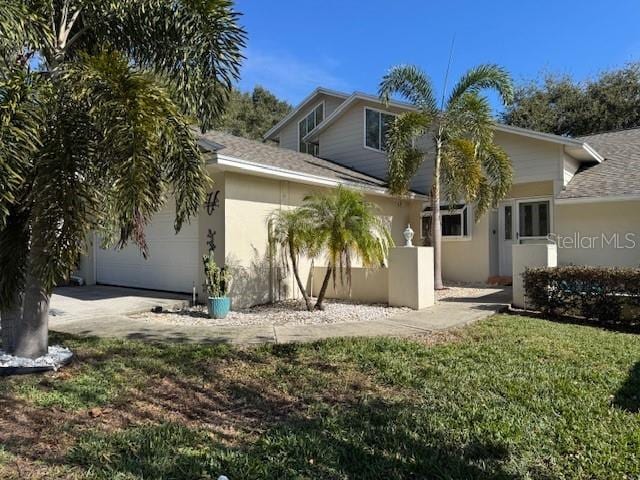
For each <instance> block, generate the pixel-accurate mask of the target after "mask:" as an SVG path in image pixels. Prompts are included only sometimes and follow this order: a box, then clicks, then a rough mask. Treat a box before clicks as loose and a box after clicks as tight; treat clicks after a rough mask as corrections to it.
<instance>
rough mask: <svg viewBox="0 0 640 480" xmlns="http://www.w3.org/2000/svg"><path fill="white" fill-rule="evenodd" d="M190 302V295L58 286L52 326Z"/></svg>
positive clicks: (52, 310)
mask: <svg viewBox="0 0 640 480" xmlns="http://www.w3.org/2000/svg"><path fill="white" fill-rule="evenodd" d="M183 304H187V305H188V304H189V297H188V296H187V295H180V294H174V293H166V292H154V291H151V290H137V289H134V288H121V287H107V286H102V285H96V286H85V287H62V288H56V289H55V290H54V292H53V296H52V297H51V307H50V310H49V323H50V326H51V328H53V329H55V327H56V326H59V325H63V324H65V323H68V322H77V321H83V320H96V319H99V318H109V317H122V316H125V317H126V316H127V315H133V314H136V313H141V312H148V311H150V310H151V309H152V308H153V307H155V306H162V307H163V308H169V307H174V306H178V305H183Z"/></svg>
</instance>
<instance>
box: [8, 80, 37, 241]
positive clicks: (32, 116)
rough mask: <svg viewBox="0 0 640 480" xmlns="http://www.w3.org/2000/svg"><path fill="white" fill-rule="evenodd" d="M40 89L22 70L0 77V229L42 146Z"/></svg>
mask: <svg viewBox="0 0 640 480" xmlns="http://www.w3.org/2000/svg"><path fill="white" fill-rule="evenodd" d="M39 88H40V86H39V85H38V82H37V81H36V79H35V78H34V77H33V76H32V75H30V74H29V73H27V72H26V71H25V70H23V69H12V70H11V71H8V72H6V75H5V78H4V79H3V80H0V229H1V228H2V227H3V226H4V224H5V219H6V217H7V215H8V213H9V208H10V206H11V205H12V204H13V203H14V202H15V199H16V195H17V194H18V192H19V191H20V190H21V188H22V186H23V183H24V182H25V180H26V177H27V171H28V169H29V168H30V166H31V165H32V159H33V156H34V155H35V154H36V152H37V151H38V149H39V148H40V146H41V141H40V135H41V130H42V128H41V124H42V114H41V113H42V110H41V100H40V95H39V93H40V92H39Z"/></svg>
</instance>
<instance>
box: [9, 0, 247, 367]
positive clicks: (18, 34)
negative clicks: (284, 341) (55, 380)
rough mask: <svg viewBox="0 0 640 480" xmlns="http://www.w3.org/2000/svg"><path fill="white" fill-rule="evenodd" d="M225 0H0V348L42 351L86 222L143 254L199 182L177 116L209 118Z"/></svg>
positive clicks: (190, 136)
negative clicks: (172, 207) (170, 209)
mask: <svg viewBox="0 0 640 480" xmlns="http://www.w3.org/2000/svg"><path fill="white" fill-rule="evenodd" d="M238 15H239V14H238V13H236V12H235V11H234V10H233V5H232V2H230V1H228V0H203V1H197V2H193V1H188V0H171V1H158V0H122V1H118V2H113V1H110V0H93V1H90V2H88V1H84V0H47V1H45V0H29V1H23V0H4V1H3V4H2V8H0V271H1V272H2V275H1V276H0V312H1V318H2V344H3V348H4V350H5V351H8V352H9V353H12V354H15V355H18V356H23V357H32V358H33V357H38V356H40V355H43V354H45V353H46V352H47V347H48V309H49V298H50V295H51V293H52V289H53V287H54V285H55V284H56V282H58V281H59V280H60V279H62V278H65V277H66V276H67V275H68V272H69V271H72V270H73V269H74V267H75V265H77V262H78V260H79V257H80V255H81V254H82V253H83V252H84V251H85V250H86V246H87V237H88V234H89V232H91V231H93V230H97V231H99V232H100V234H101V236H103V237H104V238H107V239H109V240H111V241H112V242H113V243H117V245H118V246H120V247H122V246H124V245H126V244H127V243H128V242H130V241H133V242H134V243H136V244H137V245H138V246H139V247H140V249H141V251H142V253H143V254H145V255H146V253H147V245H146V242H145V226H146V225H147V224H148V223H149V221H150V219H151V218H152V216H153V215H154V214H155V213H157V212H158V211H159V210H160V209H161V208H162V206H163V204H164V202H165V201H166V199H167V198H169V197H173V198H175V202H176V220H175V229H176V231H179V230H180V228H181V227H182V225H183V224H184V223H185V222H187V221H188V220H189V218H190V217H191V216H192V215H194V214H195V213H196V212H197V211H198V209H199V206H200V205H201V204H202V202H203V197H204V193H205V190H206V189H207V187H208V177H207V173H206V168H205V163H204V161H203V158H202V156H201V154H200V152H199V150H198V147H197V144H196V141H195V137H194V133H193V132H192V131H191V127H190V125H189V122H190V119H195V120H197V122H198V123H199V126H200V128H201V129H203V130H205V129H207V128H209V127H210V126H211V125H212V124H213V122H214V121H215V120H216V119H217V118H218V116H219V114H220V113H221V111H222V109H223V107H224V104H225V102H226V100H227V96H228V94H229V91H230V87H231V84H232V82H233V81H234V80H235V79H237V78H238V74H239V68H240V62H241V59H242V55H241V53H240V52H241V49H242V48H243V46H244V38H245V33H244V31H243V30H242V28H240V27H239V26H238V24H237V21H238Z"/></svg>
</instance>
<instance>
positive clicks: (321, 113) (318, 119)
mask: <svg viewBox="0 0 640 480" xmlns="http://www.w3.org/2000/svg"><path fill="white" fill-rule="evenodd" d="M322 120H324V104H322V103H321V104H320V105H318V106H317V108H316V125H318V124H319V123H320V122H322ZM314 128H315V126H314Z"/></svg>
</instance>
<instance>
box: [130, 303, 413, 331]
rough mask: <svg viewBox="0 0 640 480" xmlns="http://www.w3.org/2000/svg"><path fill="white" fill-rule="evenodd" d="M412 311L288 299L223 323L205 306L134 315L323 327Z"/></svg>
mask: <svg viewBox="0 0 640 480" xmlns="http://www.w3.org/2000/svg"><path fill="white" fill-rule="evenodd" d="M407 311H409V309H408V308H395V307H389V306H387V305H365V304H361V303H354V302H347V301H335V300H325V310H324V311H315V312H309V311H307V310H306V308H305V306H304V301H303V300H286V301H282V302H278V303H274V304H270V305H259V306H256V307H252V308H248V309H245V310H237V311H231V312H229V315H227V318H225V319H222V320H216V319H210V318H208V316H207V309H206V307H205V306H203V305H198V306H196V307H189V308H183V309H180V310H166V311H164V312H163V313H151V312H149V313H143V314H138V315H134V316H132V318H135V319H137V320H143V321H147V322H150V323H154V322H163V323H168V324H172V325H210V326H214V325H215V326H243V325H320V324H332V323H348V322H364V321H368V320H378V319H380V318H388V317H392V316H395V315H398V314H400V313H403V312H407Z"/></svg>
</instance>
